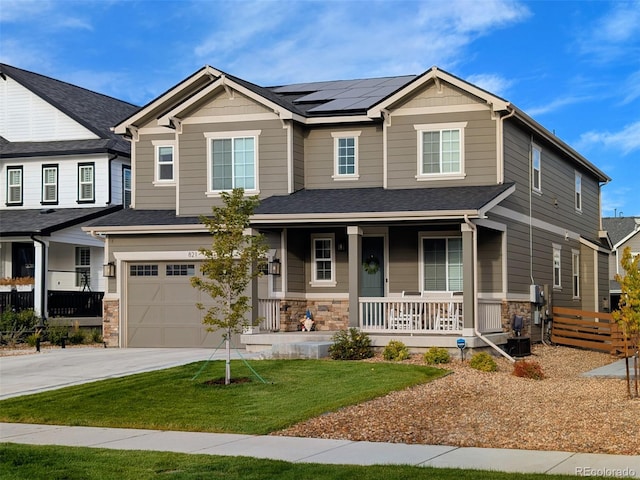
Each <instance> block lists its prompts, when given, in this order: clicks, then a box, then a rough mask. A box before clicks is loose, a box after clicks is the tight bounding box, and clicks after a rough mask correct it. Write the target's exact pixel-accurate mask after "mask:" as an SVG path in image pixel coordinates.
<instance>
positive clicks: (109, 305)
mask: <svg viewBox="0 0 640 480" xmlns="http://www.w3.org/2000/svg"><path fill="white" fill-rule="evenodd" d="M119 336H120V301H119V300H104V301H103V302H102V338H103V340H104V342H105V344H106V345H107V346H108V347H118V346H119V345H120V343H119V341H118V340H119Z"/></svg>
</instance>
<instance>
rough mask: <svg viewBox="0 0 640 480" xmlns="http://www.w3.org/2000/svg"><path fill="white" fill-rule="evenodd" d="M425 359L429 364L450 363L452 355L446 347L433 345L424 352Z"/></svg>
mask: <svg viewBox="0 0 640 480" xmlns="http://www.w3.org/2000/svg"><path fill="white" fill-rule="evenodd" d="M423 358H424V361H425V362H426V363H428V364H429V365H436V364H440V363H449V362H450V361H451V355H449V351H448V350H447V349H446V348H441V347H431V348H430V349H429V350H427V351H426V352H425V354H424V357H423Z"/></svg>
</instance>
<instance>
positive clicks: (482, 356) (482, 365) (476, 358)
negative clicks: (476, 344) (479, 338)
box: [469, 352, 498, 372]
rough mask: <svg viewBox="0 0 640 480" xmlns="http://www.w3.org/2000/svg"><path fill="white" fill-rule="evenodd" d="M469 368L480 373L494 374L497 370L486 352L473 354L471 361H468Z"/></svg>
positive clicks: (496, 366) (494, 362)
mask: <svg viewBox="0 0 640 480" xmlns="http://www.w3.org/2000/svg"><path fill="white" fill-rule="evenodd" d="M469 366H470V367H471V368H475V369H476V370H480V371H481V372H495V371H496V370H498V364H497V363H496V361H495V360H494V359H493V357H492V356H491V355H489V354H488V353H487V352H478V353H474V354H473V356H472V357H471V360H469Z"/></svg>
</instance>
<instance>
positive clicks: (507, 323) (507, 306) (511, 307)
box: [501, 300, 531, 337]
mask: <svg viewBox="0 0 640 480" xmlns="http://www.w3.org/2000/svg"><path fill="white" fill-rule="evenodd" d="M514 315H520V316H522V317H524V328H523V329H522V336H523V337H527V336H531V303H530V302H509V301H507V300H503V301H502V310H501V317H502V331H503V332H506V333H513V331H512V330H511V320H512V319H513V316H514Z"/></svg>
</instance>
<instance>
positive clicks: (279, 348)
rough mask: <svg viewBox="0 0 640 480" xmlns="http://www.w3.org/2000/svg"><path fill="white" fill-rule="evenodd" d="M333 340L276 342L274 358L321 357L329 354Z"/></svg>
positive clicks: (272, 349)
mask: <svg viewBox="0 0 640 480" xmlns="http://www.w3.org/2000/svg"><path fill="white" fill-rule="evenodd" d="M331 345H332V342H298V343H274V344H273V345H272V347H271V356H272V358H289V359H292V358H307V359H309V358H311V359H319V358H326V357H328V356H329V347H330V346H331Z"/></svg>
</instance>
